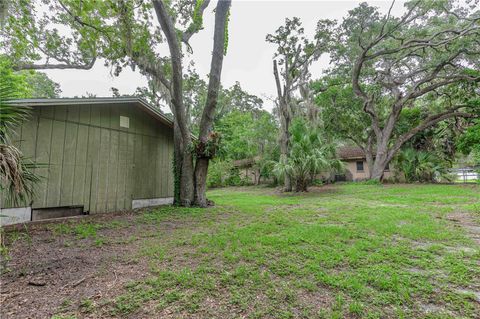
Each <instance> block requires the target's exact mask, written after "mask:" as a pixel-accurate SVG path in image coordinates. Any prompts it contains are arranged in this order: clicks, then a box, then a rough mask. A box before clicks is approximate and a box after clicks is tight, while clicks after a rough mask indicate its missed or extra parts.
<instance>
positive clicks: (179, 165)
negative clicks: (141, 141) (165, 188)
mask: <svg viewBox="0 0 480 319" xmlns="http://www.w3.org/2000/svg"><path fill="white" fill-rule="evenodd" d="M173 142H174V156H175V157H174V160H175V163H174V165H175V171H174V175H175V176H174V180H175V185H174V203H175V204H176V205H180V206H186V207H189V206H191V205H192V203H193V199H194V198H193V196H194V191H193V190H194V184H193V160H192V153H191V151H190V150H189V148H186V147H185V143H184V142H183V137H182V134H181V132H180V129H179V128H178V123H177V121H175V122H174V127H173Z"/></svg>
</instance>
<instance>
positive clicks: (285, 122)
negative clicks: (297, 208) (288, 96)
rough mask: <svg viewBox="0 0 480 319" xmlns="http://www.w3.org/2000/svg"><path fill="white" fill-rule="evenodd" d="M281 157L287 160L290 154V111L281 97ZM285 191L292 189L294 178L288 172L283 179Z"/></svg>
mask: <svg viewBox="0 0 480 319" xmlns="http://www.w3.org/2000/svg"><path fill="white" fill-rule="evenodd" d="M279 106H280V112H279V113H280V114H279V115H280V159H281V160H282V161H287V160H288V156H289V149H290V145H289V144H290V131H289V128H290V121H291V119H290V112H289V111H288V104H287V102H286V101H285V100H284V99H283V98H281V100H280V103H279ZM283 183H284V184H283V186H284V191H285V192H291V191H292V180H291V177H290V176H289V175H288V174H285V179H284V181H283Z"/></svg>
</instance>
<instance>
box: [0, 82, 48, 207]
mask: <svg viewBox="0 0 480 319" xmlns="http://www.w3.org/2000/svg"><path fill="white" fill-rule="evenodd" d="M16 97H17V96H16V94H15V91H14V90H13V89H12V87H10V86H9V85H8V83H0V190H1V191H2V194H6V196H5V199H6V201H7V202H8V203H11V204H13V205H17V204H19V203H20V202H25V201H26V200H27V198H31V197H32V196H33V194H34V190H35V189H34V186H35V184H36V183H38V181H39V179H40V178H39V177H38V176H37V175H36V174H35V173H34V172H33V169H34V168H35V167H36V166H38V165H36V164H35V163H33V162H32V161H30V160H28V159H26V158H24V157H23V155H22V153H21V151H20V150H19V149H18V148H16V147H15V146H14V145H13V143H12V140H11V138H12V136H14V134H15V129H16V128H17V127H19V126H20V125H21V124H22V122H23V121H25V120H26V119H27V118H28V116H29V114H30V109H29V108H26V107H19V106H16V105H14V104H11V103H9V102H10V101H11V100H12V99H14V98H16Z"/></svg>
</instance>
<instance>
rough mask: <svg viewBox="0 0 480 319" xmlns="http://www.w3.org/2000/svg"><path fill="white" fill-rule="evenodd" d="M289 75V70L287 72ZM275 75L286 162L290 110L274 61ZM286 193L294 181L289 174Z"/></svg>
mask: <svg viewBox="0 0 480 319" xmlns="http://www.w3.org/2000/svg"><path fill="white" fill-rule="evenodd" d="M285 72H286V73H288V70H287V71H285ZM273 75H274V77H275V84H276V86H277V95H278V115H279V117H280V140H279V142H280V160H281V161H286V160H287V159H288V156H289V152H288V151H289V141H290V132H289V127H290V120H291V118H290V114H291V112H290V110H289V105H288V101H287V93H288V92H287V87H284V88H283V92H282V85H281V83H280V75H279V73H278V67H277V61H276V60H273ZM283 186H284V191H285V192H291V191H292V180H291V178H290V176H289V175H288V174H285V179H284V181H283Z"/></svg>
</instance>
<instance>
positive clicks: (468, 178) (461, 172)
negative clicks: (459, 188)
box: [450, 167, 480, 183]
mask: <svg viewBox="0 0 480 319" xmlns="http://www.w3.org/2000/svg"><path fill="white" fill-rule="evenodd" d="M450 172H451V173H452V174H453V175H456V176H457V178H456V180H455V182H457V183H475V182H477V181H478V180H480V173H479V172H480V167H466V168H452V169H451V170H450Z"/></svg>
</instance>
